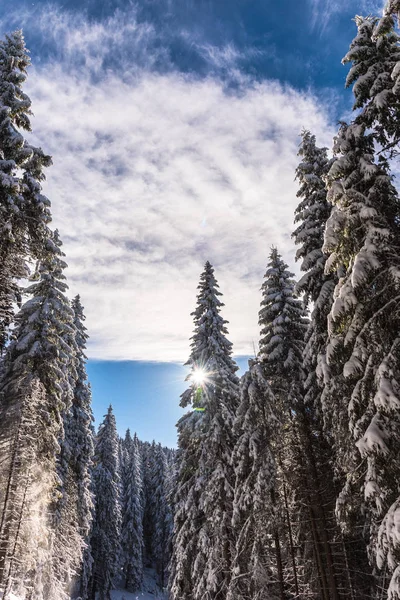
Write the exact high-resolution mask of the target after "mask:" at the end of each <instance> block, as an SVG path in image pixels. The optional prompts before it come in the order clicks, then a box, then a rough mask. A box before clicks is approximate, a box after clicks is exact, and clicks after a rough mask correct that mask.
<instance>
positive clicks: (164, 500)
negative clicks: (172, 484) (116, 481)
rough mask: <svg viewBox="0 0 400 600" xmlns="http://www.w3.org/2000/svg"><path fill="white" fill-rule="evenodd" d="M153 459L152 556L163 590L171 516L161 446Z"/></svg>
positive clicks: (159, 445) (168, 551)
mask: <svg viewBox="0 0 400 600" xmlns="http://www.w3.org/2000/svg"><path fill="white" fill-rule="evenodd" d="M154 458H155V460H154V470H153V473H152V479H153V485H152V488H153V490H154V492H153V498H152V504H153V511H152V513H153V515H154V528H153V538H152V556H153V560H154V564H155V568H156V572H157V575H158V578H159V582H160V585H161V587H162V588H164V587H165V585H166V578H167V573H168V564H169V559H170V542H171V529H172V514H171V508H170V504H169V499H168V464H167V458H166V456H165V453H164V451H163V449H162V447H161V444H157V446H156V449H155V457H154Z"/></svg>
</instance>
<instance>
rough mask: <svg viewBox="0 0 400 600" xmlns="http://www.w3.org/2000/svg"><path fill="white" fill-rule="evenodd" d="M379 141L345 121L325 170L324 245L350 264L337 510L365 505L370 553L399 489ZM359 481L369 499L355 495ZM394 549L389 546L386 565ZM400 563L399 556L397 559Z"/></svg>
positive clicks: (344, 294)
mask: <svg viewBox="0 0 400 600" xmlns="http://www.w3.org/2000/svg"><path fill="white" fill-rule="evenodd" d="M375 139H376V138H375V135H374V132H373V131H372V132H368V133H367V132H366V131H365V126H364V125H359V124H358V123H353V124H351V125H349V126H348V125H345V124H342V126H341V128H340V131H339V133H338V136H337V138H336V140H335V146H334V151H335V155H336V160H335V162H334V163H333V165H332V167H331V169H330V171H329V174H328V178H327V181H328V187H329V191H328V198H329V200H330V201H331V202H332V204H333V205H334V208H333V211H332V214H331V216H330V218H329V220H328V223H327V229H326V235H325V246H324V248H325V251H327V252H329V253H330V257H329V259H328V262H327V267H328V268H336V267H337V266H338V265H340V266H343V272H342V274H341V277H340V280H339V282H338V284H337V286H336V289H335V299H334V304H333V306H332V310H331V313H330V317H329V345H328V349H327V356H328V362H330V363H331V364H334V365H336V368H337V369H338V370H339V373H341V374H342V378H341V379H338V380H337V381H338V385H337V387H338V390H337V392H338V394H337V396H338V397H341V398H342V404H341V405H340V406H339V407H338V406H336V407H335V411H334V414H333V415H332V422H333V423H334V424H335V423H337V422H338V420H341V423H339V425H338V426H336V427H335V429H334V435H335V437H336V446H337V455H338V464H339V469H341V470H342V473H343V476H344V477H345V478H346V484H345V486H344V488H343V491H342V494H341V496H340V497H339V501H338V514H339V515H340V517H341V518H342V520H345V517H346V516H347V513H348V512H349V508H350V507H353V508H354V507H357V508H358V510H359V512H360V511H362V514H363V518H362V520H363V521H365V518H367V521H369V522H370V525H369V533H370V556H371V558H372V559H374V558H375V557H376V556H377V552H378V548H379V544H378V547H377V529H378V525H379V523H380V521H381V520H382V517H384V515H385V513H386V511H387V510H388V508H389V507H390V505H391V504H392V503H393V502H395V501H396V499H397V498H398V496H399V491H400V490H399V486H398V481H399V475H400V471H399V467H400V462H399V456H400V445H399V444H400V437H399V435H398V427H399V417H398V414H399V413H398V406H399V404H398V403H399V395H398V389H399V387H398V386H399V384H398V383H397V382H398V381H399V374H398V373H399V371H398V367H399V364H398V353H397V350H396V348H397V347H398V331H399V325H400V324H399V315H398V311H397V310H396V306H397V303H398V302H397V301H398V291H399V277H398V273H399V272H400V271H399V262H400V254H399V251H400V247H399V240H400V237H399V225H398V224H399V206H400V205H399V201H398V197H397V193H396V190H395V189H394V187H393V185H392V183H391V176H390V174H389V171H388V167H387V165H386V163H385V161H384V160H383V159H382V157H381V158H380V160H379V161H378V162H375V160H374V141H375ZM348 431H350V436H349V435H348V433H347V432H348ZM357 449H358V452H357ZM360 488H361V490H362V491H363V493H364V499H362V498H360V499H359V500H358V501H355V497H356V494H357V493H358V490H360ZM364 503H366V507H365V506H363V504H364ZM366 508H367V510H366ZM380 539H381V541H383V540H384V539H387V538H385V536H384V537H383V538H382V537H381V538H380ZM386 553H387V548H386V547H385V545H383V547H382V545H381V546H380V551H379V557H380V560H379V563H380V566H383V562H384V561H383V559H382V556H383V555H386ZM396 565H397V563H396V561H394V560H393V554H392V560H390V559H389V567H390V569H393V568H397V567H396ZM395 578H396V571H395ZM393 585H394V584H393ZM393 590H394V588H393V589H392V591H391V595H390V597H391V598H396V597H397V596H396V593H397V594H400V588H398V591H393Z"/></svg>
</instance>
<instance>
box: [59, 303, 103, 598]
mask: <svg viewBox="0 0 400 600" xmlns="http://www.w3.org/2000/svg"><path fill="white" fill-rule="evenodd" d="M72 310H73V326H74V330H73V344H74V345H73V349H74V358H75V360H76V365H74V367H75V366H76V369H75V368H72V369H71V366H69V369H68V371H69V376H70V377H71V376H72V374H73V373H74V374H75V375H74V376H72V380H71V382H70V383H71V387H72V390H73V395H72V403H71V406H70V407H69V409H68V410H66V411H65V413H64V432H65V435H64V439H63V441H62V444H61V455H60V468H59V476H60V479H61V495H60V500H59V502H58V507H57V512H58V520H59V532H58V536H59V538H60V540H59V541H57V539H56V547H57V556H56V558H57V561H58V566H59V571H60V575H61V573H62V572H64V573H65V575H64V577H65V579H66V582H67V583H69V589H70V590H71V593H72V595H73V596H77V595H79V596H83V597H85V596H87V585H88V573H87V564H88V561H90V560H91V558H90V557H89V556H87V553H88V552H90V549H89V545H88V543H89V533H90V529H91V524H92V519H93V510H94V501H93V490H92V479H91V470H92V461H93V452H94V443H93V433H92V421H93V416H92V408H91V391H90V386H89V384H88V380H87V373H86V356H85V349H86V342H87V339H88V335H87V333H86V327H85V325H84V320H85V316H84V314H83V307H82V305H81V302H80V297H79V296H76V297H75V298H74V300H73V302H72ZM71 345H72V344H71ZM63 546H64V548H65V552H64V555H61V554H60V548H62V547H63ZM84 554H85V557H84ZM83 558H84V559H85V560H84V562H85V565H84V568H83V569H82V566H81V565H82V562H83ZM81 571H82V572H81ZM60 575H59V576H60Z"/></svg>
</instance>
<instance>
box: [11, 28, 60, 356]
mask: <svg viewBox="0 0 400 600" xmlns="http://www.w3.org/2000/svg"><path fill="white" fill-rule="evenodd" d="M29 64H30V60H29V56H28V53H27V50H26V48H25V42H24V38H23V36H22V32H21V31H15V32H14V33H12V34H11V35H9V36H6V39H5V40H2V41H1V42H0V223H1V225H0V227H1V229H0V353H1V352H3V349H4V346H5V344H6V342H7V337H8V328H9V325H10V324H11V322H12V321H13V302H14V301H15V300H17V301H19V299H20V291H19V284H18V280H19V279H20V278H21V277H26V275H27V265H26V258H27V257H28V256H29V254H32V255H33V257H34V258H36V259H38V258H40V257H41V255H42V253H43V251H45V245H46V239H47V238H48V237H49V232H48V229H47V224H48V223H49V221H50V210H49V206H50V202H49V200H48V199H47V198H46V197H45V196H43V194H42V193H41V181H42V180H43V179H44V174H43V169H44V167H47V166H49V165H50V164H51V159H50V157H49V156H46V155H45V154H44V153H43V152H42V150H41V149H38V148H34V147H33V146H31V145H30V144H28V143H27V141H26V140H25V139H24V137H23V135H22V133H21V131H22V132H23V131H30V122H29V115H30V114H31V110H30V106H31V102H30V99H29V98H28V96H27V95H26V94H25V93H24V92H23V90H22V86H23V84H24V82H25V79H26V70H27V67H28V66H29Z"/></svg>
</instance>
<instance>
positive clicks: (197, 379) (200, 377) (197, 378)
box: [191, 369, 207, 386]
mask: <svg viewBox="0 0 400 600" xmlns="http://www.w3.org/2000/svg"><path fill="white" fill-rule="evenodd" d="M191 378H192V381H193V383H195V384H196V385H197V386H200V385H203V383H205V382H206V379H207V373H206V371H205V370H204V369H195V370H194V371H193V373H192V375H191Z"/></svg>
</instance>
